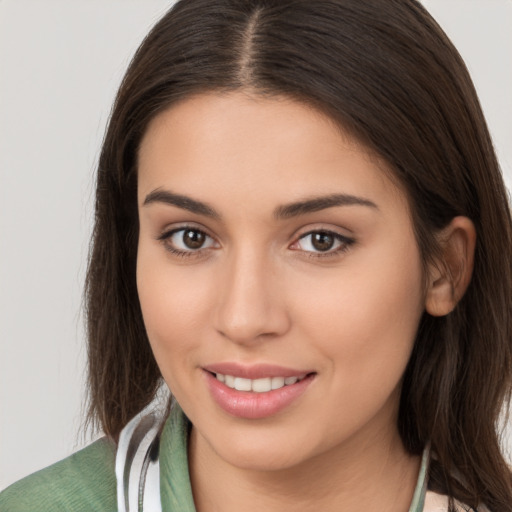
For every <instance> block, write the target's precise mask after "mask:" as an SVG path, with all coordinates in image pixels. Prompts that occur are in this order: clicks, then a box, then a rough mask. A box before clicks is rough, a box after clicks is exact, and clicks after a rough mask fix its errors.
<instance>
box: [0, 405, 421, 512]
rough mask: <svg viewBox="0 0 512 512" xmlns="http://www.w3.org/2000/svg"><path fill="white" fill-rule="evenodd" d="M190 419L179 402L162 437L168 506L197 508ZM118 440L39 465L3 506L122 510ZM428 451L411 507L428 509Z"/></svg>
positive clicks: (188, 511) (179, 511) (2, 498)
mask: <svg viewBox="0 0 512 512" xmlns="http://www.w3.org/2000/svg"><path fill="white" fill-rule="evenodd" d="M188 432H189V423H188V420H187V418H186V417H185V415H184V414H183V412H182V411H181V409H180V408H179V407H178V406H176V407H174V409H173V412H172V413H171V416H170V418H169V419H168V420H167V422H166V424H165V426H164V430H163V432H162V437H161V441H160V450H159V460H160V496H161V501H162V510H163V511H164V512H195V507H194V501H193V498H192V489H191V486H190V479H189V473H188V461H187V439H188ZM115 457H116V447H115V444H114V443H113V442H111V441H109V440H107V439H106V438H102V439H100V440H98V441H96V442H94V443H92V444H91V445H90V446H88V447H87V448H84V449H83V450H81V451H79V452H77V453H75V454H73V455H71V456H70V457H68V458H66V459H64V460H62V461H60V462H57V463H56V464H54V465H53V466H50V467H48V468H46V469H43V470H41V471H38V472H37V473H34V474H32V475H30V476H28V477H26V478H24V479H23V480H20V481H19V482H16V483H15V484H13V485H11V486H10V487H8V488H7V489H6V490H5V491H3V492H2V493H0V511H1V512H116V511H117V503H116V492H117V489H116V477H115ZM427 459H428V456H427V452H425V454H424V456H423V460H422V465H421V469H420V474H419V477H418V482H417V485H416V491H415V493H414V498H413V502H412V504H411V508H410V509H409V510H410V512H422V511H423V503H424V500H425V492H426V472H427Z"/></svg>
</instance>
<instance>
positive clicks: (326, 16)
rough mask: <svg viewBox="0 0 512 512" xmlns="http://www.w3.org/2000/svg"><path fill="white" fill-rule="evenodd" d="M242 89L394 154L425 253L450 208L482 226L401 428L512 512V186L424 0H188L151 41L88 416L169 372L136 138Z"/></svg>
mask: <svg viewBox="0 0 512 512" xmlns="http://www.w3.org/2000/svg"><path fill="white" fill-rule="evenodd" d="M241 88H245V89H250V90H251V91H252V92H255V93H257V94H263V95H274V94H279V95H287V96H289V97H291V98H294V99H296V100H298V101H302V102H305V103H308V104H310V105H313V106H314V107H315V108H317V109H320V110H322V111H323V112H324V113H326V114H327V115H328V116H330V117H331V118H332V119H334V120H336V121H337V122H339V123H340V124H341V125H342V126H343V128H344V129H345V130H348V131H349V132H350V133H351V134H352V135H353V136H355V137H356V138H358V139H359V140H360V141H361V142H362V143H364V144H365V145H366V146H367V147H368V148H370V149H371V150H373V151H375V152H376V153H377V154H378V155H380V157H382V158H384V159H385V160H386V161H387V162H388V164H389V165H390V167H391V169H393V174H394V177H395V178H396V179H397V180H398V181H399V182H400V183H401V184H402V186H403V187H404V189H405V190H406V193H407V195H408V198H409V201H410V205H411V209H412V215H413V220H414V225H415V231H416V238H417V242H418V245H419V248H420V250H421V254H422V257H423V259H424V262H425V263H426V262H428V261H429V260H431V258H432V257H433V256H435V254H436V252H437V249H438V248H437V245H436V238H435V234H436V233H437V232H438V231H439V230H440V229H441V228H443V227H444V226H446V225H447V224H448V223H449V222H450V220H451V219H452V218H453V217H454V216H456V215H464V216H467V217H469V218H470V219H471V220H472V221H473V222H474V224H475V227H476V231H477V245H476V255H475V267H474V273H473V278H472V282H471V284H470V286H469V288H468V290H467V292H466V294H465V296H464V297H463V298H462V300H461V301H460V303H459V304H458V305H457V307H456V308H455V310H454V311H453V312H452V313H451V314H449V315H447V316H446V317H442V318H434V317H432V316H429V315H428V314H426V313H425V314H424V316H423V318H422V320H421V322H420V326H419V331H418V335H417V339H416V342H415V346H414V350H413V354H412V357H411V359H410V362H409V365H408V367H407V369H406V372H405V375H404V379H403V386H402V395H401V403H400V411H399V418H398V427H399V431H400V434H401V437H402V440H403V442H404V445H405V447H406V448H407V450H409V452H411V453H413V454H419V453H420V452H421V451H422V450H423V448H424V447H425V445H426V444H427V443H428V442H430V443H431V446H432V451H433V454H434V457H433V460H432V464H431V467H430V475H429V476H430V479H429V482H430V483H429V485H430V486H431V488H433V489H435V490H438V491H440V492H444V493H447V494H449V495H451V496H453V497H455V498H457V499H460V500H461V501H463V502H465V503H467V504H468V505H470V506H472V507H477V505H478V504H479V503H481V502H485V503H486V504H487V506H488V507H490V509H491V510H493V511H494V512H502V511H503V512H504V511H510V510H512V481H511V476H510V472H509V470H508V469H507V466H506V463H505V461H504V459H503V457H502V455H501V453H500V446H499V432H498V420H499V416H500V412H501V410H502V408H503V405H504V404H505V403H507V400H508V399H509V398H510V396H509V395H510V390H511V382H512V380H511V367H512V366H511V363H512V354H511V348H512V347H511V340H512V330H511V322H512V315H511V313H512V310H511V300H512V273H511V270H512V264H511V260H512V236H511V234H512V231H511V225H512V223H511V218H510V212H509V206H508V201H507V195H506V192H505V187H504V185H503V180H502V177H501V174H500V170H499V166H498V163H497V160H496V156H495V153H494V150H493V146H492V142H491V139H490V136H489V133H488V129H487V126H486V122H485V119H484V117H483V114H482V111H481V108H480V106H479V102H478V99H477V96H476V93H475V90H474V87H473V84H472V82H471V79H470V77H469V74H468V72H467V70H466V67H465V65H464V63H463V61H462V59H461V57H460V56H459V54H458V53H457V51H456V49H455V48H454V47H453V45H452V44H451V42H450V41H449V40H448V38H447V37H446V35H445V34H444V33H443V31H442V30H441V29H440V28H439V26H438V25H437V24H436V23H435V21H434V20H433V19H432V18H431V17H430V15H429V14H428V13H427V12H426V11H425V9H424V8H423V7H422V6H421V5H420V4H419V3H418V2H417V1H415V0H386V1H383V0H365V1H361V0H315V1H311V0H182V1H180V2H178V3H177V4H176V5H175V6H174V7H173V8H172V9H171V10H170V11H169V12H168V13H167V14H166V15H165V16H164V17H163V18H162V19H161V21H160V22H159V23H158V24H157V25H156V26H155V27H154V28H153V30H152V31H151V32H150V34H149V35H148V36H147V37H146V39H145V40H144V42H143V43H142V45H141V46H140V48H139V50H138V51H137V53H136V55H135V56H134V58H133V61H132V63H131V65H130V67H129V69H128V71H127V73H126V76H125V78H124V80H123V82H122V84H121V87H120V90H119V93H118V96H117V99H116V102H115V105H114V109H113V112H112V116H111V119H110V123H109V126H108V129H107V132H106V136H105V140H104V144H103V149H102V152H101V157H100V162H99V168H98V175H97V190H96V219H95V228H94V235H93V242H92V249H91V255H90V263H89V269H88V275H87V283H86V306H87V322H88V337H89V392H90V409H89V413H90V418H92V421H93V422H96V424H99V425H100V426H101V427H102V428H103V430H104V432H105V433H106V434H107V435H109V436H111V437H112V438H114V439H115V438H117V436H118V435H119V432H120V430H121V429H122V427H123V426H124V425H125V424H126V422H127V421H128V420H129V419H130V417H132V416H133V415H134V414H136V413H137V412H139V411H140V410H141V409H142V408H143V407H144V406H145V405H146V404H147V403H149V402H150V401H151V399H152V398H153V396H154V393H155V391H156V389H157V387H158V385H159V383H160V382H161V376H160V372H159V370H158V367H157V365H156V362H155V359H154V357H153V355H152V352H151V349H150V346H149V342H148V339H147V335H146V332H145V328H144V324H143V320H142V315H141V311H140V306H139V302H138V297H137V289H136V284H135V264H136V256H137V254H136V251H137V238H138V218H137V202H136V187H137V182H136V174H137V151H138V146H139V143H140V141H141V137H142V136H143V134H144V132H145V130H146V127H147V125H148V123H149V121H150V120H151V119H153V118H154V117H155V116H156V115H157V114H158V113H160V112H162V111H163V110H164V109H166V108H168V107H169V106H170V105H172V104H174V103H176V102H177V101H180V100H181V99H184V98H187V97H189V96H191V95H192V94H197V93H201V92H205V91H211V90H219V91H230V90H236V89H241Z"/></svg>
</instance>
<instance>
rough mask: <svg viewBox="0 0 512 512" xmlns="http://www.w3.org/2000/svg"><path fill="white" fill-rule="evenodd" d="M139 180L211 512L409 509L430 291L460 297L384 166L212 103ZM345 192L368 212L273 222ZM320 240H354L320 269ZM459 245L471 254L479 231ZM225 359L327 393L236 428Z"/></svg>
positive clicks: (230, 100) (153, 294)
mask: <svg viewBox="0 0 512 512" xmlns="http://www.w3.org/2000/svg"><path fill="white" fill-rule="evenodd" d="M138 176H139V177H138V202H139V217H140V238H139V247H138V262H137V283H138V291H139V298H140V302H141V306H142V311H143V316H144V321H145V325H146V328H147V333H148V336H149V340H150V343H151V346H152V349H153V352H154V355H155V358H156V360H157V363H158V365H159V367H160V369H161V372H162V375H163V378H164V379H165V381H166V383H167V384H168V386H169V388H170V389H171V391H172V393H173V394H174V395H175V397H176V399H177V400H178V402H179V403H180V405H181V406H182V408H183V410H184V411H185V413H186V414H187V416H188V417H189V418H190V420H191V422H192V424H193V429H192V432H191V437H190V447H189V461H190V474H191V480H192V486H193V491H194V499H195V502H196V506H197V510H198V511H199V512H204V511H216V510H219V511H220V510H222V511H223V512H229V511H230V510H244V511H249V512H250V511H252V510H259V511H261V510H267V511H273V510H280V511H282V510H288V509H290V510H291V509H292V508H291V507H294V509H297V510H302V511H309V510H315V511H316V510H325V511H330V510H340V504H343V510H345V511H352V510H353V511H356V510H357V511H360V510H379V511H386V510H389V511H394V512H397V511H407V510H408V508H409V505H410V501H411V499H412V494H413V490H414V487H415V484H416V479H417V474H418V468H419V459H418V458H417V457H412V456H410V455H409V454H407V453H406V452H405V450H404V447H403V445H402V442H401V440H400V438H399V435H398V431H397V427H396V418H397V411H398V402H399V394H400V383H401V378H402V375H403V372H404V369H405V367H406V364H407V361H408V359H409V356H410V354H411V350H412V347H413V342H414V338H415V334H416V331H417V328H418V323H419V320H420V318H421V315H422V314H423V312H424V310H425V307H427V308H428V307H430V306H431V304H430V303H429V297H430V295H429V293H430V292H429V290H430V288H432V289H434V288H435V287H436V284H439V283H441V284H442V283H443V282H444V281H443V277H442V276H441V275H435V276H433V277H432V278H430V277H429V276H427V279H426V276H424V275H423V271H422V265H421V258H420V254H419V251H418V247H417V244H416V241H415V238H414V233H413V226H412V222H411V216H410V211H409V207H408V203H407V200H406V197H405V195H404V193H403V192H402V191H401V190H400V189H399V188H398V187H397V185H396V184H395V183H393V182H392V180H391V179H390V178H389V170H388V169H387V168H386V166H385V164H384V163H383V162H381V161H380V160H379V159H378V158H376V157H375V156H372V155H370V153H369V152H368V151H367V150H366V149H365V148H364V147H362V146H361V145H360V144H358V143H357V141H355V140H353V139H352V138H351V137H350V136H349V135H348V134H346V133H344V132H343V131H342V130H340V128H339V127H338V126H336V125H335V124H334V123H333V122H331V121H330V120H329V118H327V117H325V116H324V115H322V114H320V113H319V112H317V111H315V110H313V109H311V108H309V107H307V106H305V105H302V104H300V103H297V102H294V101H292V100H289V99H287V98H283V97H274V98H261V97H258V96H256V95H251V94H250V93H244V92H236V93H230V94H224V95H220V94H213V93H212V94H204V95H199V96H195V97H193V98H189V99H187V100H185V101H183V102H181V103H179V104H177V105H175V106H173V107H172V108H170V109H169V110H167V111H165V112H164V113H162V114H160V115H159V116H157V117H156V118H155V119H153V121H152V122H151V123H150V125H149V127H148V130H147V132H146V134H145V136H144V138H143V141H142V144H141V148H140V152H139V174H138ZM155 191H156V192H160V195H158V194H157V193H156V192H155ZM162 191H166V192H172V193H173V194H179V195H183V196H186V197H188V198H191V199H193V200H195V201H200V202H202V203H205V204H207V205H208V206H209V207H210V208H211V209H213V210H214V211H215V212H216V214H217V215H216V216H211V215H209V214H208V212H207V211H194V212H193V211H190V210H189V209H187V208H188V207H187V206H186V205H184V204H181V205H179V206H178V205H176V204H169V203H168V202H167V200H166V199H164V200H163V199H162V197H164V196H163V195H162V194H161V192H162ZM332 194H345V195H350V196H355V197H357V198H360V199H362V200H363V203H367V204H351V205H341V206H331V207H327V208H322V209H320V210H318V211H314V212H311V211H309V212H299V214H298V215H294V216H291V217H286V218H280V219H276V218H275V211H276V209H278V208H279V207H282V205H287V204H289V203H294V202H298V201H304V200H306V199H311V198H312V197H317V196H326V195H332ZM370 202H371V203H372V204H370ZM189 206H190V203H189ZM210 213H211V212H210ZM463 227H464V226H463ZM180 228H188V229H193V230H196V231H193V234H194V235H197V233H198V232H197V230H199V231H200V232H203V233H205V234H206V235H207V236H205V237H204V244H203V245H202V246H200V247H199V248H197V249H190V248H187V246H186V245H183V233H184V232H183V231H182V232H175V234H173V235H169V233H170V232H172V230H178V229H180ZM312 231H316V232H319V231H321V232H326V231H328V232H332V233H335V234H336V236H340V237H344V238H340V239H339V240H337V239H335V240H336V241H335V243H334V246H333V249H332V250H328V251H327V252H324V253H322V252H321V251H319V250H318V249H317V248H316V247H315V246H314V245H313V244H312V240H313V239H312V236H311V235H308V233H311V232H312ZM452 231H455V232H456V233H462V235H461V236H458V237H455V238H456V239H457V240H458V241H459V242H458V245H457V247H459V246H460V247H461V248H462V249H461V251H462V252H464V251H466V249H467V247H468V243H467V237H466V236H465V235H464V233H465V231H464V229H461V228H460V226H458V225H455V227H452ZM347 240H348V241H347ZM469 245H470V244H469ZM180 249H181V250H182V251H183V250H185V251H186V255H183V254H176V253H173V252H172V251H173V250H174V251H176V250H180ZM336 249H339V250H337V251H336ZM466 252H467V251H466ZM455 253H457V251H455ZM455 259H456V258H455ZM425 282H428V283H429V284H428V287H430V288H427V289H426V287H425ZM445 288H446V286H445ZM448 288H450V287H449V286H448ZM448 288H447V289H448ZM450 290H451V288H450ZM438 295H439V293H438ZM441 295H442V294H441ZM443 297H444V295H443ZM438 298H439V297H438ZM448 302H450V301H448ZM432 304H433V305H434V306H435V305H436V304H439V301H437V302H435V300H433V302H432ZM450 304H451V307H453V300H452V301H451V302H450ZM443 314H444V313H443ZM225 361H230V362H238V363H241V364H253V363H269V364H277V365H280V366H284V367H289V368H294V369H302V370H307V371H312V372H314V378H313V379H312V382H311V383H310V385H309V386H308V387H307V389H306V391H305V392H304V393H303V394H302V395H301V396H300V397H299V398H298V399H296V400H295V401H294V402H293V403H292V404H291V405H289V406H288V407H286V408H285V409H284V410H282V411H279V412H278V413H277V414H274V415H271V416H270V417H266V418H262V419H256V420H254V419H244V418H238V417H235V416H233V415H230V414H228V413H227V412H225V411H224V410H223V409H221V408H220V407H219V406H218V405H217V403H216V402H215V401H214V400H213V399H212V396H211V394H210V391H209V389H208V386H207V385H206V381H205V371H204V367H205V366H206V365H209V364H213V363H218V362H225ZM235 482H236V484H235Z"/></svg>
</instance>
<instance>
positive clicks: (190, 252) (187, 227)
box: [156, 223, 219, 257]
mask: <svg viewBox="0 0 512 512" xmlns="http://www.w3.org/2000/svg"><path fill="white" fill-rule="evenodd" d="M180 231H197V232H199V233H202V234H203V235H205V236H206V237H207V238H209V239H210V240H212V241H213V244H212V245H210V246H208V247H199V248H198V249H190V248H188V249H182V248H177V247H175V246H174V247H173V246H172V245H171V243H170V240H171V238H172V237H173V236H174V235H175V234H176V233H179V232H180ZM156 239H157V240H158V241H159V242H161V243H162V245H163V246H164V248H165V249H166V250H167V251H169V252H170V253H171V254H173V255H176V256H180V257H194V256H195V257H199V256H204V254H205V251H207V250H209V249H215V248H217V247H219V243H218V241H217V240H216V238H215V237H214V236H212V235H211V234H210V233H208V230H207V229H205V228H203V227H201V226H198V225H196V224H193V223H186V224H180V225H174V226H169V227H167V228H165V229H164V230H162V232H161V233H160V234H159V235H158V236H157V237H156Z"/></svg>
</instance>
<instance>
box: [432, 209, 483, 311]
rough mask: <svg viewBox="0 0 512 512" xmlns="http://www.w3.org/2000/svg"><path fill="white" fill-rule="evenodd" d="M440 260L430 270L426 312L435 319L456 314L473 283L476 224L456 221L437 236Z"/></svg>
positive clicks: (467, 221)
mask: <svg viewBox="0 0 512 512" xmlns="http://www.w3.org/2000/svg"><path fill="white" fill-rule="evenodd" d="M438 240H439V245H440V247H441V255H440V258H439V259H438V260H437V261H435V262H434V263H432V264H431V265H430V267H429V275H428V287H427V291H426V297H425V309H426V311H427V312H428V313H430V314H431V315H432V316H444V315H447V314H448V313H450V312H451V311H453V309H454V308H455V306H456V305H457V303H458V302H459V300H460V299H461V298H462V296H463V295H464V293H465V292H466V289H467V287H468V285H469V282H470V281H471V274H472V272H473V261H474V253H475V243H476V231H475V226H474V224H473V222H472V221H471V220H470V219H468V218H467V217H454V218H453V219H452V221H451V222H450V224H448V226H446V228H444V229H443V230H442V231H441V232H440V233H439V235H438Z"/></svg>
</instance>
